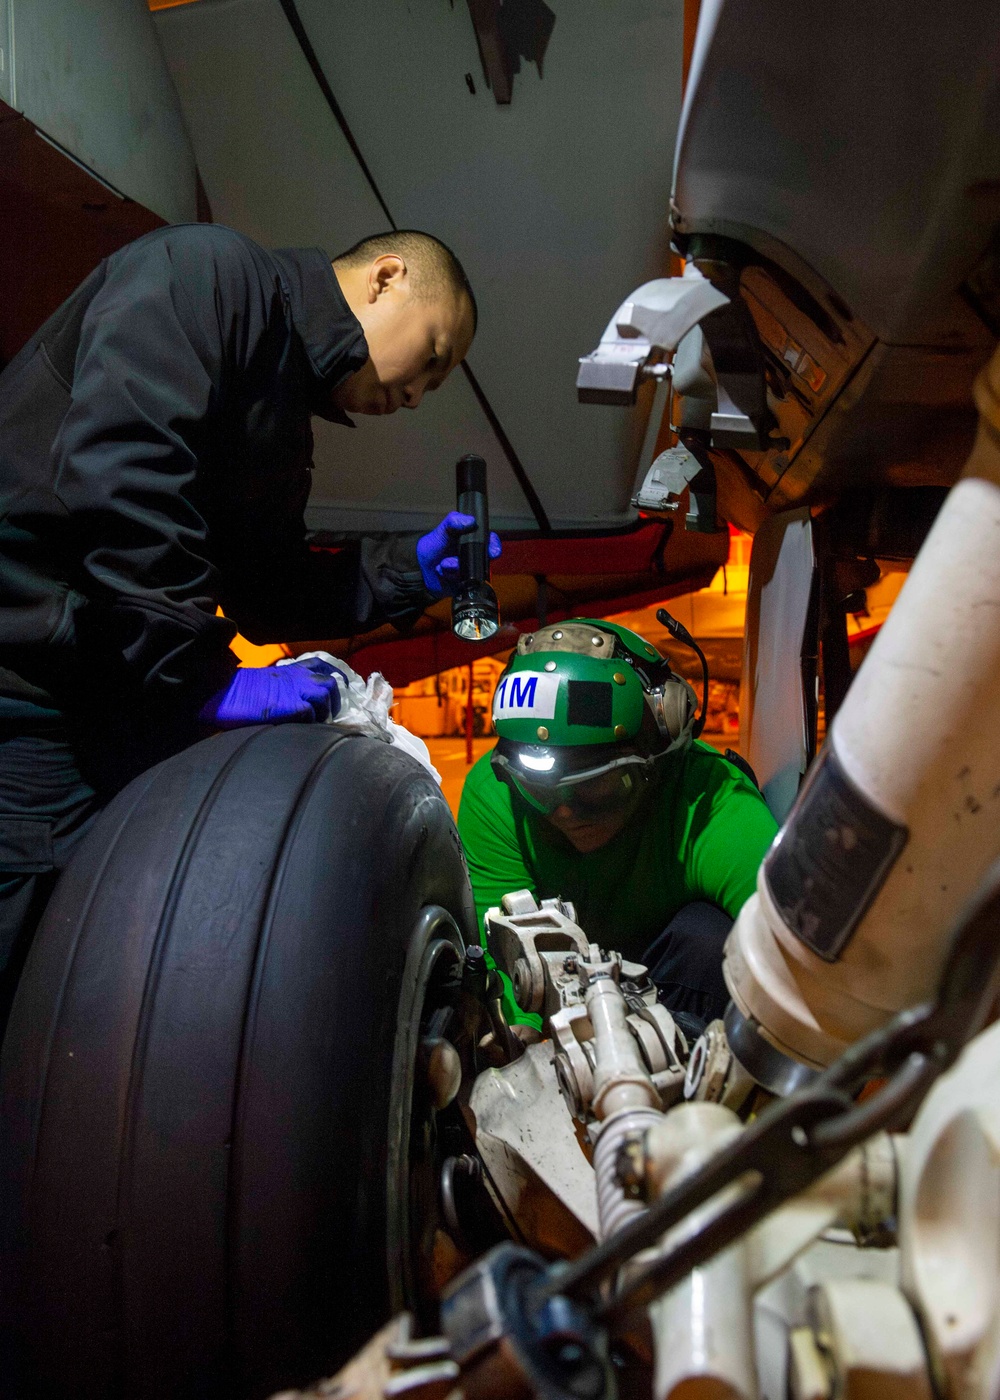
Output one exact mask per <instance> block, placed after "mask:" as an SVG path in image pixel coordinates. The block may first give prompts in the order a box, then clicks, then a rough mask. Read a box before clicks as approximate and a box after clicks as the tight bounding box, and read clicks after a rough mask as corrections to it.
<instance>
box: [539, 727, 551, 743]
mask: <svg viewBox="0 0 1000 1400" xmlns="http://www.w3.org/2000/svg"><path fill="white" fill-rule="evenodd" d="M537 733H538V737H539V739H541V741H542V743H543V744H544V743H545V740H546V739H547V738H548V737H549V731H548V730H547V729H546V728H545V725H544V724H540V725H539V726H538V730H537Z"/></svg>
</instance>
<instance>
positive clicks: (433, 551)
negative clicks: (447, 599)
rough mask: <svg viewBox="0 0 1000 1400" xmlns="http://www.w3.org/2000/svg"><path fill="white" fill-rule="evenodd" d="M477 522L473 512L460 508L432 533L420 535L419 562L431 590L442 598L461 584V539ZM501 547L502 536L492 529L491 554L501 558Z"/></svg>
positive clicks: (450, 513)
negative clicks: (467, 512)
mask: <svg viewBox="0 0 1000 1400" xmlns="http://www.w3.org/2000/svg"><path fill="white" fill-rule="evenodd" d="M475 523H476V517H475V516H474V515H465V514H463V512H462V511H460V510H453V511H449V513H448V514H447V515H446V516H445V518H444V519H443V520H442V521H441V524H440V525H437V526H435V528H434V529H433V530H432V531H431V532H430V534H429V535H421V537H420V539H419V540H417V563H418V564H419V565H420V572H421V573H422V574H423V577H424V587H425V588H426V589H427V591H428V593H434V594H436V595H437V596H438V597H439V598H441V597H443V596H444V595H445V594H446V593H454V591H455V589H456V588H457V587H458V555H457V553H456V551H457V549H458V542H459V540H460V539H461V537H462V536H463V535H464V534H465V532H466V530H471V529H472V527H473V526H474V525H475ZM501 549H502V546H501V544H500V536H499V535H498V534H497V533H496V532H495V531H494V530H491V531H490V558H491V559H499V558H500V552H501Z"/></svg>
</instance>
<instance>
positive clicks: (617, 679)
mask: <svg viewBox="0 0 1000 1400" xmlns="http://www.w3.org/2000/svg"><path fill="white" fill-rule="evenodd" d="M611 679H612V680H613V681H614V683H615V685H624V684H625V677H624V676H623V675H622V673H621V671H616V672H615V674H614V675H613V676H612V678H611Z"/></svg>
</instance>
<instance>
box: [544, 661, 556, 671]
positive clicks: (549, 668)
mask: <svg viewBox="0 0 1000 1400" xmlns="http://www.w3.org/2000/svg"><path fill="white" fill-rule="evenodd" d="M545 669H546V671H554V670H555V669H556V663H555V662H554V661H546V663H545Z"/></svg>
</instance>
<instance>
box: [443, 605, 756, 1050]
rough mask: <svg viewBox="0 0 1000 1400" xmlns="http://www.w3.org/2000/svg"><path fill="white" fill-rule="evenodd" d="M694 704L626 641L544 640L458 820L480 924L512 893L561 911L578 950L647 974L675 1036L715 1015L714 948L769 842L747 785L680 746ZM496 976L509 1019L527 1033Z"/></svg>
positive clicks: (521, 659) (582, 633)
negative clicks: (561, 903) (573, 922)
mask: <svg viewBox="0 0 1000 1400" xmlns="http://www.w3.org/2000/svg"><path fill="white" fill-rule="evenodd" d="M696 707H697V701H696V697H695V694H694V691H693V690H692V689H691V687H690V686H689V685H688V684H687V682H686V681H684V680H682V679H681V678H680V677H679V676H677V675H675V674H674V673H673V672H672V671H671V669H670V665H669V663H668V662H667V661H666V660H665V659H664V658H663V657H662V656H660V654H659V652H657V650H656V648H655V647H653V646H651V645H650V644H649V643H648V642H647V641H645V640H644V639H643V638H642V637H640V636H639V635H638V634H637V633H635V632H631V631H629V630H628V629H627V628H625V627H619V626H618V625H617V624H615V623H610V622H605V621H593V620H591V619H588V618H575V619H573V620H572V621H570V622H564V623H559V624H557V625H555V626H552V627H545V628H542V629H540V630H539V631H538V632H535V633H534V634H532V635H531V636H525V637H522V638H521V639H520V641H519V642H518V645H517V649H516V651H515V653H514V655H513V656H512V657H511V661H510V664H509V666H508V668H507V670H506V671H505V672H504V675H503V676H502V677H501V679H500V682H499V684H498V686H497V690H496V695H495V696H494V701H493V719H494V725H495V728H496V731H497V735H498V742H497V745H496V747H495V748H494V749H493V750H492V751H491V752H490V753H488V754H484V755H483V757H482V758H481V759H480V760H479V762H478V763H477V764H476V765H475V767H474V768H473V769H472V770H471V772H470V773H469V776H468V778H467V779H466V783H465V788H464V791H463V793H462V802H461V806H460V808H459V813H458V829H459V833H460V835H461V837H462V842H463V844H464V846H465V854H466V859H467V861H468V865H469V875H470V878H471V881H472V889H473V893H474V895H475V899H476V909H477V913H478V916H479V920H480V928H482V920H483V916H484V914H485V913H486V910H487V909H489V908H490V907H491V906H493V905H498V904H499V903H500V900H501V897H502V896H503V895H505V894H507V893H509V892H510V891H511V890H517V889H530V890H531V891H532V892H533V893H534V895H535V897H536V898H537V899H544V898H548V897H550V896H554V895H561V896H562V897H563V898H564V899H569V900H572V902H573V903H574V904H575V906H576V911H577V919H578V921H579V923H580V925H581V927H582V928H583V929H584V931H585V932H586V933H587V935H588V936H589V937H590V938H592V939H594V940H595V941H596V942H598V943H600V944H601V945H602V947H605V948H617V949H618V950H620V951H621V952H622V953H623V954H624V955H625V956H626V957H627V958H632V959H635V960H638V961H641V962H644V963H645V964H646V965H647V966H648V967H649V968H650V972H651V974H652V977H653V980H654V982H656V984H657V986H658V987H659V990H660V999H661V1000H662V1001H663V1002H664V1004H665V1005H666V1006H667V1007H668V1008H669V1009H670V1010H671V1011H672V1012H674V1013H675V1015H677V1014H679V1015H680V1019H681V1023H682V1025H685V1023H686V1029H688V1030H695V1029H698V1028H700V1025H702V1024H704V1023H705V1022H707V1021H709V1020H711V1019H713V1018H714V1017H716V1016H721V1014H722V1012H723V1010H724V1009H725V1005H726V1002H727V1000H728V995H727V992H726V988H725V983H724V982H723V978H722V948H723V944H724V942H725V938H726V934H727V933H728V931H729V928H730V926H731V924H732V921H733V919H734V918H735V916H736V914H737V913H738V912H739V910H740V908H741V906H742V905H743V903H744V901H745V900H746V899H747V898H748V897H749V896H750V895H751V894H752V893H753V890H754V886H755V883H756V878H757V869H758V867H759V865H760V862H761V860H762V859H763V857H764V853H765V852H766V850H767V848H768V846H769V845H770V844H771V841H772V840H773V839H774V835H775V832H776V831H777V825H776V823H775V821H774V818H773V817H772V816H771V813H770V812H769V811H768V809H767V807H766V806H765V804H764V801H763V799H762V798H761V796H760V793H759V792H758V791H757V788H756V786H755V785H754V783H753V782H752V781H751V780H750V778H749V777H747V776H746V775H745V774H744V773H743V772H742V771H741V770H740V769H739V768H737V767H736V766H735V765H734V764H732V763H731V762H729V761H728V760H727V759H725V758H723V757H722V755H721V754H718V753H716V752H715V750H714V749H711V748H709V747H708V746H707V745H705V744H702V743H699V742H697V741H696V740H695V739H694V738H693V734H694V733H695V732H696V730H697V722H696ZM504 980H505V992H506V995H505V998H504V1005H505V1009H506V1011H507V1015H508V1018H509V1019H510V1021H511V1022H512V1023H514V1024H515V1025H517V1024H519V1025H526V1026H535V1027H538V1025H539V1020H538V1017H537V1016H532V1015H529V1014H528V1013H526V1012H524V1011H522V1010H521V1009H520V1008H519V1007H518V1006H517V1003H516V1002H515V1001H514V997H513V992H512V989H511V987H510V984H509V981H508V980H507V979H506V977H505V979H504ZM696 1023H697V1024H696Z"/></svg>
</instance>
